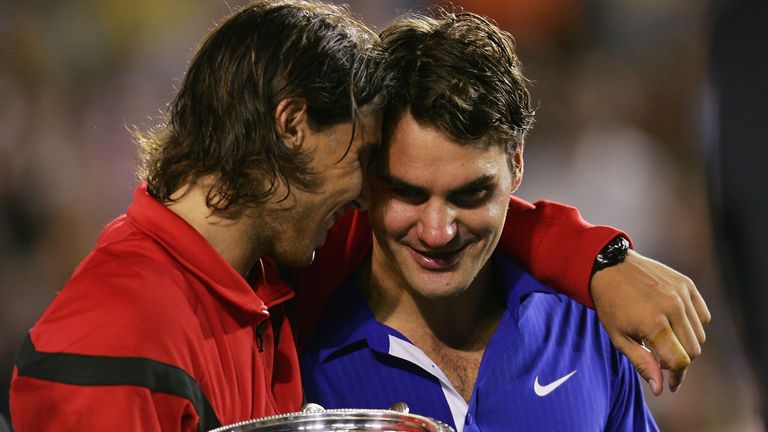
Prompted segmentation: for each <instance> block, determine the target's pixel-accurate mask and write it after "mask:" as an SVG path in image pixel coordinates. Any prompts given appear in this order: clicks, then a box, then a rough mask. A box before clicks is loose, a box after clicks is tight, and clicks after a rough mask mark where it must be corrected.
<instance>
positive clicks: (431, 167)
mask: <svg viewBox="0 0 768 432" xmlns="http://www.w3.org/2000/svg"><path fill="white" fill-rule="evenodd" d="M507 158H508V156H507V155H506V153H505V151H504V149H503V148H502V147H501V146H495V145H492V146H486V147H481V146H479V145H477V144H471V143H470V144H468V143H460V142H457V141H455V140H453V139H452V138H451V137H449V136H448V135H446V134H445V133H443V132H442V131H440V130H439V129H436V128H434V127H431V126H428V125H419V124H418V123H417V122H416V121H415V120H414V119H413V117H412V116H411V115H410V113H408V112H406V113H405V114H404V115H403V116H402V118H401V119H400V121H399V123H398V125H397V126H396V127H395V130H394V132H393V134H392V137H391V139H390V142H389V144H388V148H387V151H386V155H385V159H383V160H382V167H381V175H380V176H379V177H378V178H377V179H376V180H375V181H373V186H372V188H371V209H370V216H371V224H372V226H373V230H374V236H375V241H374V251H373V258H372V266H373V268H372V270H373V274H374V275H375V277H376V278H377V279H379V280H378V283H385V284H396V285H398V286H402V287H403V288H405V290H406V292H407V293H408V294H409V295H413V296H419V297H423V298H444V297H450V296H456V295H458V294H460V293H462V292H464V290H466V289H467V288H468V287H469V285H470V284H471V282H472V281H473V280H474V278H475V276H476V275H477V274H478V272H479V271H480V270H481V269H482V267H483V266H484V265H485V263H486V262H487V261H488V259H489V257H490V256H491V254H492V252H493V250H494V248H495V247H496V244H497V243H498V240H499V237H500V235H501V230H502V227H503V224H504V219H505V217H506V212H507V207H508V204H509V196H510V194H511V193H512V192H513V191H514V189H515V188H516V187H517V185H518V184H519V181H520V175H519V174H520V163H521V162H522V160H521V156H520V154H519V153H518V155H516V156H515V162H516V164H515V166H516V173H517V174H513V173H512V172H510V169H509V165H508V163H507V160H508V159H507Z"/></svg>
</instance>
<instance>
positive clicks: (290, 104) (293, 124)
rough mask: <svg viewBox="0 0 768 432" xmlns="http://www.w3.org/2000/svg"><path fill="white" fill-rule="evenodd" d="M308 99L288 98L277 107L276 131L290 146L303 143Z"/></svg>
mask: <svg viewBox="0 0 768 432" xmlns="http://www.w3.org/2000/svg"><path fill="white" fill-rule="evenodd" d="M307 120H308V117H307V101H306V100H304V99H301V98H286V99H283V100H281V101H280V103H278V104H277V108H276V109H275V132H276V133H277V136H278V138H280V139H281V140H283V142H284V143H285V144H286V145H288V146H296V145H301V143H302V142H303V140H304V133H305V127H306V125H307Z"/></svg>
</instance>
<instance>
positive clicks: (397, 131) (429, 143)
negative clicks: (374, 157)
mask: <svg viewBox="0 0 768 432" xmlns="http://www.w3.org/2000/svg"><path fill="white" fill-rule="evenodd" d="M384 169H385V170H386V171H387V174H389V175H393V176H397V177H401V178H403V179H404V180H407V179H408V178H416V177H429V176H434V175H438V174H439V175H443V176H448V177H450V178H452V179H457V180H460V179H464V178H466V177H475V176H479V175H496V174H499V171H500V170H507V155H506V152H505V151H504V149H503V148H502V147H501V146H498V145H487V144H483V143H465V142H460V141H458V140H455V139H453V138H452V137H451V136H449V135H448V134H446V133H445V132H443V131H442V130H440V129H438V128H437V127H434V126H431V125H424V124H420V123H418V122H417V121H416V120H415V119H414V118H413V116H412V115H411V114H410V113H408V112H406V113H404V114H403V115H402V116H401V117H400V119H399V120H398V122H397V124H396V125H395V126H394V128H393V130H392V133H391V135H390V136H389V137H388V142H387V163H386V166H385V167H384Z"/></svg>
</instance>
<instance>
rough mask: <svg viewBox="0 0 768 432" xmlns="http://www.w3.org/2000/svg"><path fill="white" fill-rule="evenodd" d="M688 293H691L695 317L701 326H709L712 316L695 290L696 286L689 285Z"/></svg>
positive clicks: (705, 303)
mask: <svg viewBox="0 0 768 432" xmlns="http://www.w3.org/2000/svg"><path fill="white" fill-rule="evenodd" d="M689 281H690V280H689ZM688 291H689V292H690V293H691V302H692V303H693V307H694V309H695V310H696V316H698V317H699V321H700V322H701V324H702V325H707V324H709V322H710V321H711V320H712V314H710V313H709V308H708V307H707V302H705V301H704V297H702V296H701V293H700V292H699V290H697V289H696V285H694V284H693V282H691V283H690V286H689V289H688ZM701 342H704V341H701Z"/></svg>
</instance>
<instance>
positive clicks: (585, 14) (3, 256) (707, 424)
mask: <svg viewBox="0 0 768 432" xmlns="http://www.w3.org/2000/svg"><path fill="white" fill-rule="evenodd" d="M244 3H245V2H244V1H241V0H237V1H235V0H229V1H226V0H193V1H190V0H165V1H163V2H156V1H154V0H132V1H128V0H68V1H65V2H43V1H41V0H29V1H25V2H2V3H0V413H2V414H4V415H5V416H6V417H7V416H8V406H7V402H8V401H7V395H8V392H7V388H8V384H9V380H10V375H11V371H12V368H13V358H14V355H15V352H16V350H17V348H18V345H19V343H20V342H21V339H22V338H23V336H24V333H25V332H26V331H27V330H28V329H29V328H30V327H31V326H32V325H33V324H34V322H35V320H36V319H37V317H38V316H39V315H40V313H41V312H42V311H43V309H44V308H45V306H46V305H47V304H48V303H49V302H50V301H51V299H52V298H53V297H54V296H55V295H56V292H57V290H58V289H59V288H60V287H61V286H62V284H63V283H64V281H65V280H66V279H67V278H68V277H69V275H70V274H71V272H72V270H73V269H74V268H75V266H76V265H77V263H78V262H79V261H80V260H81V259H82V258H83V257H84V256H85V254H86V253H87V252H88V250H89V249H90V248H91V247H92V245H93V243H94V242H95V239H96V236H97V235H98V232H99V231H100V229H101V228H102V227H103V226H104V224H106V223H107V222H108V221H109V220H110V219H112V218H113V217H115V216H117V215H118V214H120V213H122V212H123V211H124V209H125V208H126V206H127V205H128V203H129V201H130V198H131V194H132V191H133V185H135V183H136V181H137V180H136V176H135V174H134V171H133V170H134V163H135V161H136V159H137V153H136V148H135V145H134V143H133V142H132V139H131V129H132V128H138V129H140V130H144V129H147V128H149V127H151V126H152V125H154V124H155V123H156V122H158V121H159V119H160V113H161V111H162V110H163V108H164V107H165V105H166V103H168V102H169V101H170V100H171V98H172V97H173V94H174V84H175V83H177V82H178V81H179V79H180V78H181V77H182V75H183V72H184V70H185V65H186V63H187V61H188V60H189V58H190V56H191V54H192V52H193V49H194V47H195V44H196V43H197V42H198V41H200V39H201V38H202V37H203V35H204V34H205V33H206V31H207V30H208V29H210V28H211V27H212V26H213V25H214V24H215V23H216V21H217V20H218V19H219V18H220V17H222V16H224V15H225V14H227V13H228V12H229V11H230V10H231V9H233V8H237V7H239V6H240V5H242V4H244ZM339 3H347V4H349V5H350V8H351V10H352V11H353V12H355V13H356V14H358V15H360V16H361V17H363V19H364V20H365V21H366V22H368V23H369V24H371V25H373V26H376V27H377V28H379V29H380V28H382V27H383V26H385V25H386V24H387V23H388V22H389V21H390V20H391V19H392V18H393V17H394V16H395V15H396V14H398V13H403V12H407V11H412V10H423V9H424V8H425V7H429V6H431V5H432V3H429V2H426V1H421V2H420V1H415V0H411V1H409V0H397V1H386V2H382V1H377V0H367V1H366V0H357V1H345V2H339ZM453 5H454V6H455V7H464V8H465V9H467V10H471V11H473V12H478V13H481V14H484V15H487V16H489V17H491V18H492V19H494V20H495V21H496V22H498V23H499V24H500V25H501V26H502V27H504V28H505V29H507V30H509V31H510V32H511V33H512V34H513V35H514V36H515V38H516V41H517V47H518V50H519V53H520V56H521V58H522V60H523V63H524V65H525V71H526V74H527V76H528V78H529V79H530V80H531V89H532V92H533V95H534V100H535V101H536V102H537V106H538V109H537V121H536V126H535V128H534V131H533V132H532V134H531V135H530V137H529V138H528V140H527V142H526V149H525V177H524V181H523V186H522V188H521V189H520V191H519V195H520V196H522V197H523V198H525V199H527V200H530V201H536V200H539V199H552V200H557V201H561V202H564V203H568V204H572V205H575V206H577V207H578V208H579V209H581V211H582V214H583V215H584V216H585V218H586V219H587V220H589V221H591V222H593V223H598V224H610V225H614V226H617V227H620V228H622V229H624V230H626V231H627V232H628V233H630V235H631V236H632V237H633V239H634V241H635V246H636V249H637V250H638V251H640V252H641V253H643V254H645V255H647V256H650V257H654V258H656V259H659V260H661V261H663V262H665V263H667V264H669V265H671V266H672V267H674V268H676V269H677V270H679V271H681V272H682V273H684V274H687V275H688V276H690V277H691V278H692V279H693V280H694V282H695V283H696V285H697V287H698V288H699V290H700V291H701V292H702V294H703V295H704V298H705V299H706V300H707V302H708V305H709V308H710V310H711V311H712V314H713V318H714V319H713V321H712V323H711V324H710V325H709V326H708V327H707V329H706V330H707V336H708V340H707V343H706V344H705V345H704V353H703V355H702V356H701V357H700V358H699V359H697V360H696V361H695V362H694V365H693V367H692V368H691V369H690V371H689V373H688V376H687V379H686V381H685V382H684V384H683V386H682V387H681V389H680V390H679V391H678V392H677V393H676V394H669V392H668V391H667V392H665V394H664V395H663V396H661V397H659V398H654V397H653V396H651V397H649V398H648V399H649V403H650V404H651V409H652V411H653V412H654V415H655V416H656V418H657V420H658V423H659V425H660V427H661V429H662V430H665V431H690V430H697V431H762V430H763V428H762V426H761V424H760V421H759V418H758V413H757V402H756V398H757V391H756V389H755V386H754V385H753V380H754V377H753V373H752V372H751V369H750V364H749V362H748V361H747V360H746V359H745V357H744V355H743V352H744V349H743V340H742V339H741V337H740V334H741V331H740V330H739V328H740V327H739V324H738V323H739V317H738V313H737V312H735V311H734V310H733V308H731V307H730V306H729V303H727V301H726V300H727V289H728V288H727V287H725V286H723V285H724V284H723V283H722V282H721V275H720V271H719V268H718V265H717V261H716V254H715V246H714V244H713V238H712V227H711V218H710V214H711V213H710V208H709V203H708V199H707V190H706V176H707V172H706V170H705V163H704V158H705V154H706V153H707V149H706V147H705V144H704V143H705V142H707V140H706V139H704V136H703V132H702V131H704V130H706V122H707V121H708V120H707V119H708V113H709V112H710V111H709V109H710V105H709V103H710V101H709V99H708V93H707V91H706V88H707V79H708V76H707V61H708V59H707V50H708V37H709V32H710V28H711V17H712V14H713V10H712V9H713V8H714V6H713V5H711V4H708V3H707V2H702V1H700V0H667V1H636V0H591V1H587V0H547V1H539V0H503V1H502V0H475V1H470V0H466V1H458V0H456V1H454V2H453ZM115 337H119V335H115ZM649 393H650V392H649Z"/></svg>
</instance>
